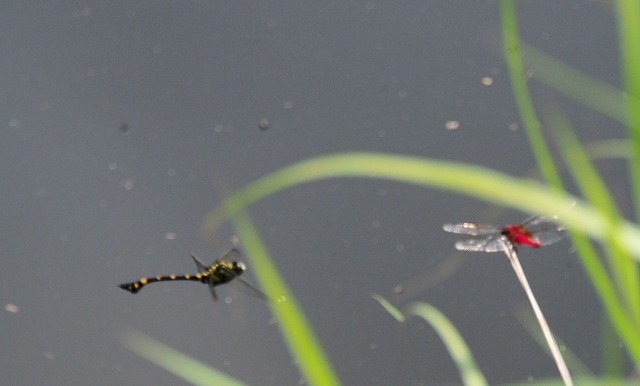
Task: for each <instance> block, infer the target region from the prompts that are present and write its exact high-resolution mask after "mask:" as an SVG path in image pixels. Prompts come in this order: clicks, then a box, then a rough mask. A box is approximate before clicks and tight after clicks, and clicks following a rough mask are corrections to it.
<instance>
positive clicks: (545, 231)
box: [522, 216, 567, 246]
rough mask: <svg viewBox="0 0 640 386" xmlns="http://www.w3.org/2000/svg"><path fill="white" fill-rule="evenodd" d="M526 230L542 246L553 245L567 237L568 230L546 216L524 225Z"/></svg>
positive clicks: (535, 217)
mask: <svg viewBox="0 0 640 386" xmlns="http://www.w3.org/2000/svg"><path fill="white" fill-rule="evenodd" d="M522 226H523V227H524V229H526V230H527V231H528V232H529V233H531V239H532V240H534V241H536V242H538V243H540V246H544V245H549V244H553V243H555V242H558V241H560V240H562V239H564V238H565V237H566V236H567V232H566V228H565V227H564V226H562V225H560V224H558V223H556V222H554V221H553V220H552V219H550V218H548V217H544V216H534V217H530V218H528V219H527V220H526V221H525V222H523V223H522Z"/></svg>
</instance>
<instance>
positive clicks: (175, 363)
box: [121, 330, 245, 386]
mask: <svg viewBox="0 0 640 386" xmlns="http://www.w3.org/2000/svg"><path fill="white" fill-rule="evenodd" d="M121 341H122V345H123V346H125V347H126V348H128V349H129V350H131V351H133V352H134V353H136V354H138V355H140V356H141V357H143V358H145V359H146V360H148V361H149V362H152V363H154V364H156V365H158V366H160V367H162V368H163V369H165V370H167V371H168V372H170V373H172V374H173V375H175V376H176V377H179V378H181V379H183V380H185V381H187V382H189V383H192V384H194V385H211V386H213V385H225V386H243V385H245V384H244V383H242V382H240V381H238V380H236V379H234V378H232V377H230V376H228V375H226V374H224V373H223V372H221V371H218V370H216V369H214V368H211V367H209V366H207V365H206V364H204V363H202V362H200V361H198V360H196V359H194V358H191V357H189V356H187V355H185V354H183V353H181V352H179V351H177V350H174V349H172V348H171V347H169V346H167V345H165V344H163V343H160V342H158V341H157V340H155V339H153V338H151V337H150V336H148V335H145V334H143V333H141V332H138V331H135V330H130V331H127V332H125V333H124V335H123V337H122V339H121Z"/></svg>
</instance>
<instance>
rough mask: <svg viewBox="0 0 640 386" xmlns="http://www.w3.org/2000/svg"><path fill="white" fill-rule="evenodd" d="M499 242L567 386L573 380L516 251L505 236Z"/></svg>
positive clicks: (571, 383)
mask: <svg viewBox="0 0 640 386" xmlns="http://www.w3.org/2000/svg"><path fill="white" fill-rule="evenodd" d="M500 244H501V245H502V249H503V250H504V254H505V255H507V259H509V262H510V263H511V267H513V271H514V272H515V274H516V276H517V277H518V280H519V281H520V285H522V288H523V289H524V292H525V293H526V294H527V298H529V303H531V308H533V313H534V314H535V315H536V319H538V324H540V328H541V329H542V334H543V335H544V338H545V340H546V341H547V345H549V350H550V351H551V356H553V359H554V361H555V362H556V366H558V371H560V376H561V377H562V380H563V381H564V384H565V385H567V386H570V385H573V380H572V379H571V374H570V373H569V369H568V368H567V364H566V363H565V362H564V358H563V357H562V354H561V353H560V348H559V347H558V344H557V343H556V340H555V339H554V338H553V334H552V333H551V329H550V328H549V324H548V323H547V320H546V319H545V317H544V314H543V313H542V310H541V309H540V306H539V305H538V301H537V300H536V297H535V296H534V295H533V291H532V290H531V286H529V281H528V280H527V276H526V275H525V274H524V270H523V269H522V265H521V264H520V260H519V259H518V254H517V253H516V250H515V248H514V247H513V244H512V243H511V242H510V241H509V240H508V239H507V238H506V237H505V236H500Z"/></svg>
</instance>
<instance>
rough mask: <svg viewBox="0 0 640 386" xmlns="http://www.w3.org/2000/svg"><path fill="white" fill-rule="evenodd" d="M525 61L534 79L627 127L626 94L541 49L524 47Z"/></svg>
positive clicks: (529, 46)
mask: <svg viewBox="0 0 640 386" xmlns="http://www.w3.org/2000/svg"><path fill="white" fill-rule="evenodd" d="M521 47H522V51H523V56H522V58H523V60H524V63H525V65H526V67H527V68H528V69H529V70H530V71H531V73H533V79H535V80H537V81H539V82H540V83H542V84H544V85H546V86H547V87H550V88H551V89H553V90H556V91H558V92H560V93H562V94H564V95H566V96H568V97H569V98H571V99H574V100H576V101H578V102H580V103H582V104H583V105H585V106H587V107H590V108H592V109H594V110H595V111H598V112H599V113H601V114H604V115H606V116H608V117H609V118H612V119H615V120H617V121H618V122H620V123H623V124H626V122H627V117H626V115H625V109H624V103H625V98H624V93H623V92H622V90H620V89H618V88H615V87H613V86H611V85H609V84H607V83H605V82H603V81H601V80H597V79H595V78H593V77H591V76H589V75H587V74H585V73H583V72H580V71H578V70H576V69H574V68H572V67H571V66H569V65H567V64H565V63H563V62H562V61H560V60H558V59H555V58H554V57H552V56H551V55H548V54H546V53H544V52H542V51H540V50H538V49H537V48H535V47H533V46H531V45H528V44H526V43H521Z"/></svg>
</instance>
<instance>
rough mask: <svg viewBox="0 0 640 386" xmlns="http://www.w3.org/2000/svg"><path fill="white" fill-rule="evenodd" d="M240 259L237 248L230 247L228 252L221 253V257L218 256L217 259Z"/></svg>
mask: <svg viewBox="0 0 640 386" xmlns="http://www.w3.org/2000/svg"><path fill="white" fill-rule="evenodd" d="M239 259H240V252H239V251H238V250H237V249H235V248H234V249H232V250H230V251H229V252H227V253H225V254H224V255H222V257H221V258H219V259H218V260H223V261H237V260H239Z"/></svg>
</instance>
